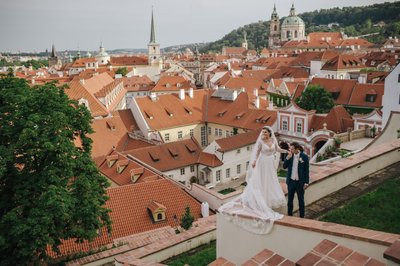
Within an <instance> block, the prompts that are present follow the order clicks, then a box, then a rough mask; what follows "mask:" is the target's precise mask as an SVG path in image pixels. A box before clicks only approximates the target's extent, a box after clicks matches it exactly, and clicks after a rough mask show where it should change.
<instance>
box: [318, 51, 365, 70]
mask: <svg viewBox="0 0 400 266" xmlns="http://www.w3.org/2000/svg"><path fill="white" fill-rule="evenodd" d="M364 67H365V65H364V64H363V63H362V61H361V60H360V59H359V58H358V57H356V56H354V55H347V54H346V55H345V54H341V55H338V56H336V57H334V58H332V59H329V60H328V61H326V63H325V64H324V65H323V66H322V68H321V70H333V71H337V70H344V69H361V68H364Z"/></svg>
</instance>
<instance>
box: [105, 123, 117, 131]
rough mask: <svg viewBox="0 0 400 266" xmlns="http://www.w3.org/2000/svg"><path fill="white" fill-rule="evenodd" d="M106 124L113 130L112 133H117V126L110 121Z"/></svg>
mask: <svg viewBox="0 0 400 266" xmlns="http://www.w3.org/2000/svg"><path fill="white" fill-rule="evenodd" d="M106 124H107V126H108V128H109V129H111V131H115V130H116V126H115V124H114V123H113V122H112V121H110V120H109V121H107V122H106Z"/></svg>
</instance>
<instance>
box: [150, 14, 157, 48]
mask: <svg viewBox="0 0 400 266" xmlns="http://www.w3.org/2000/svg"><path fill="white" fill-rule="evenodd" d="M153 13H154V12H153V8H151V33H150V43H156V32H155V30H154V15H153Z"/></svg>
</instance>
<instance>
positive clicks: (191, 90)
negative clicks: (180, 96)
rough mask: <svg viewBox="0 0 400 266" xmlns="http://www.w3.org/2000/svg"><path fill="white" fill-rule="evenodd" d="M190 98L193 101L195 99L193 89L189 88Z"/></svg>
mask: <svg viewBox="0 0 400 266" xmlns="http://www.w3.org/2000/svg"><path fill="white" fill-rule="evenodd" d="M189 97H190V98H192V99H193V97H194V93H193V88H189Z"/></svg>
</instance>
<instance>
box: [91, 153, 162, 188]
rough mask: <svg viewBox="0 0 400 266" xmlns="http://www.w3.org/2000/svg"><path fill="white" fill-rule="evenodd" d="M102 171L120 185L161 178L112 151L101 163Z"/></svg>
mask: <svg viewBox="0 0 400 266" xmlns="http://www.w3.org/2000/svg"><path fill="white" fill-rule="evenodd" d="M98 168H99V170H100V172H101V173H102V174H103V175H104V176H106V177H107V178H109V179H110V180H112V181H113V182H114V183H116V184H117V185H118V186H125V185H130V184H133V183H140V182H148V181H154V180H156V179H160V178H161V177H160V176H158V175H157V174H156V173H155V172H153V171H151V170H149V169H147V168H145V167H144V166H142V165H140V164H138V163H136V162H134V161H133V160H130V159H129V158H128V157H126V156H124V155H123V154H121V153H119V152H116V151H112V152H111V153H110V154H109V155H108V156H106V157H105V159H104V161H103V162H102V163H101V164H100V165H99V167H98Z"/></svg>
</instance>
